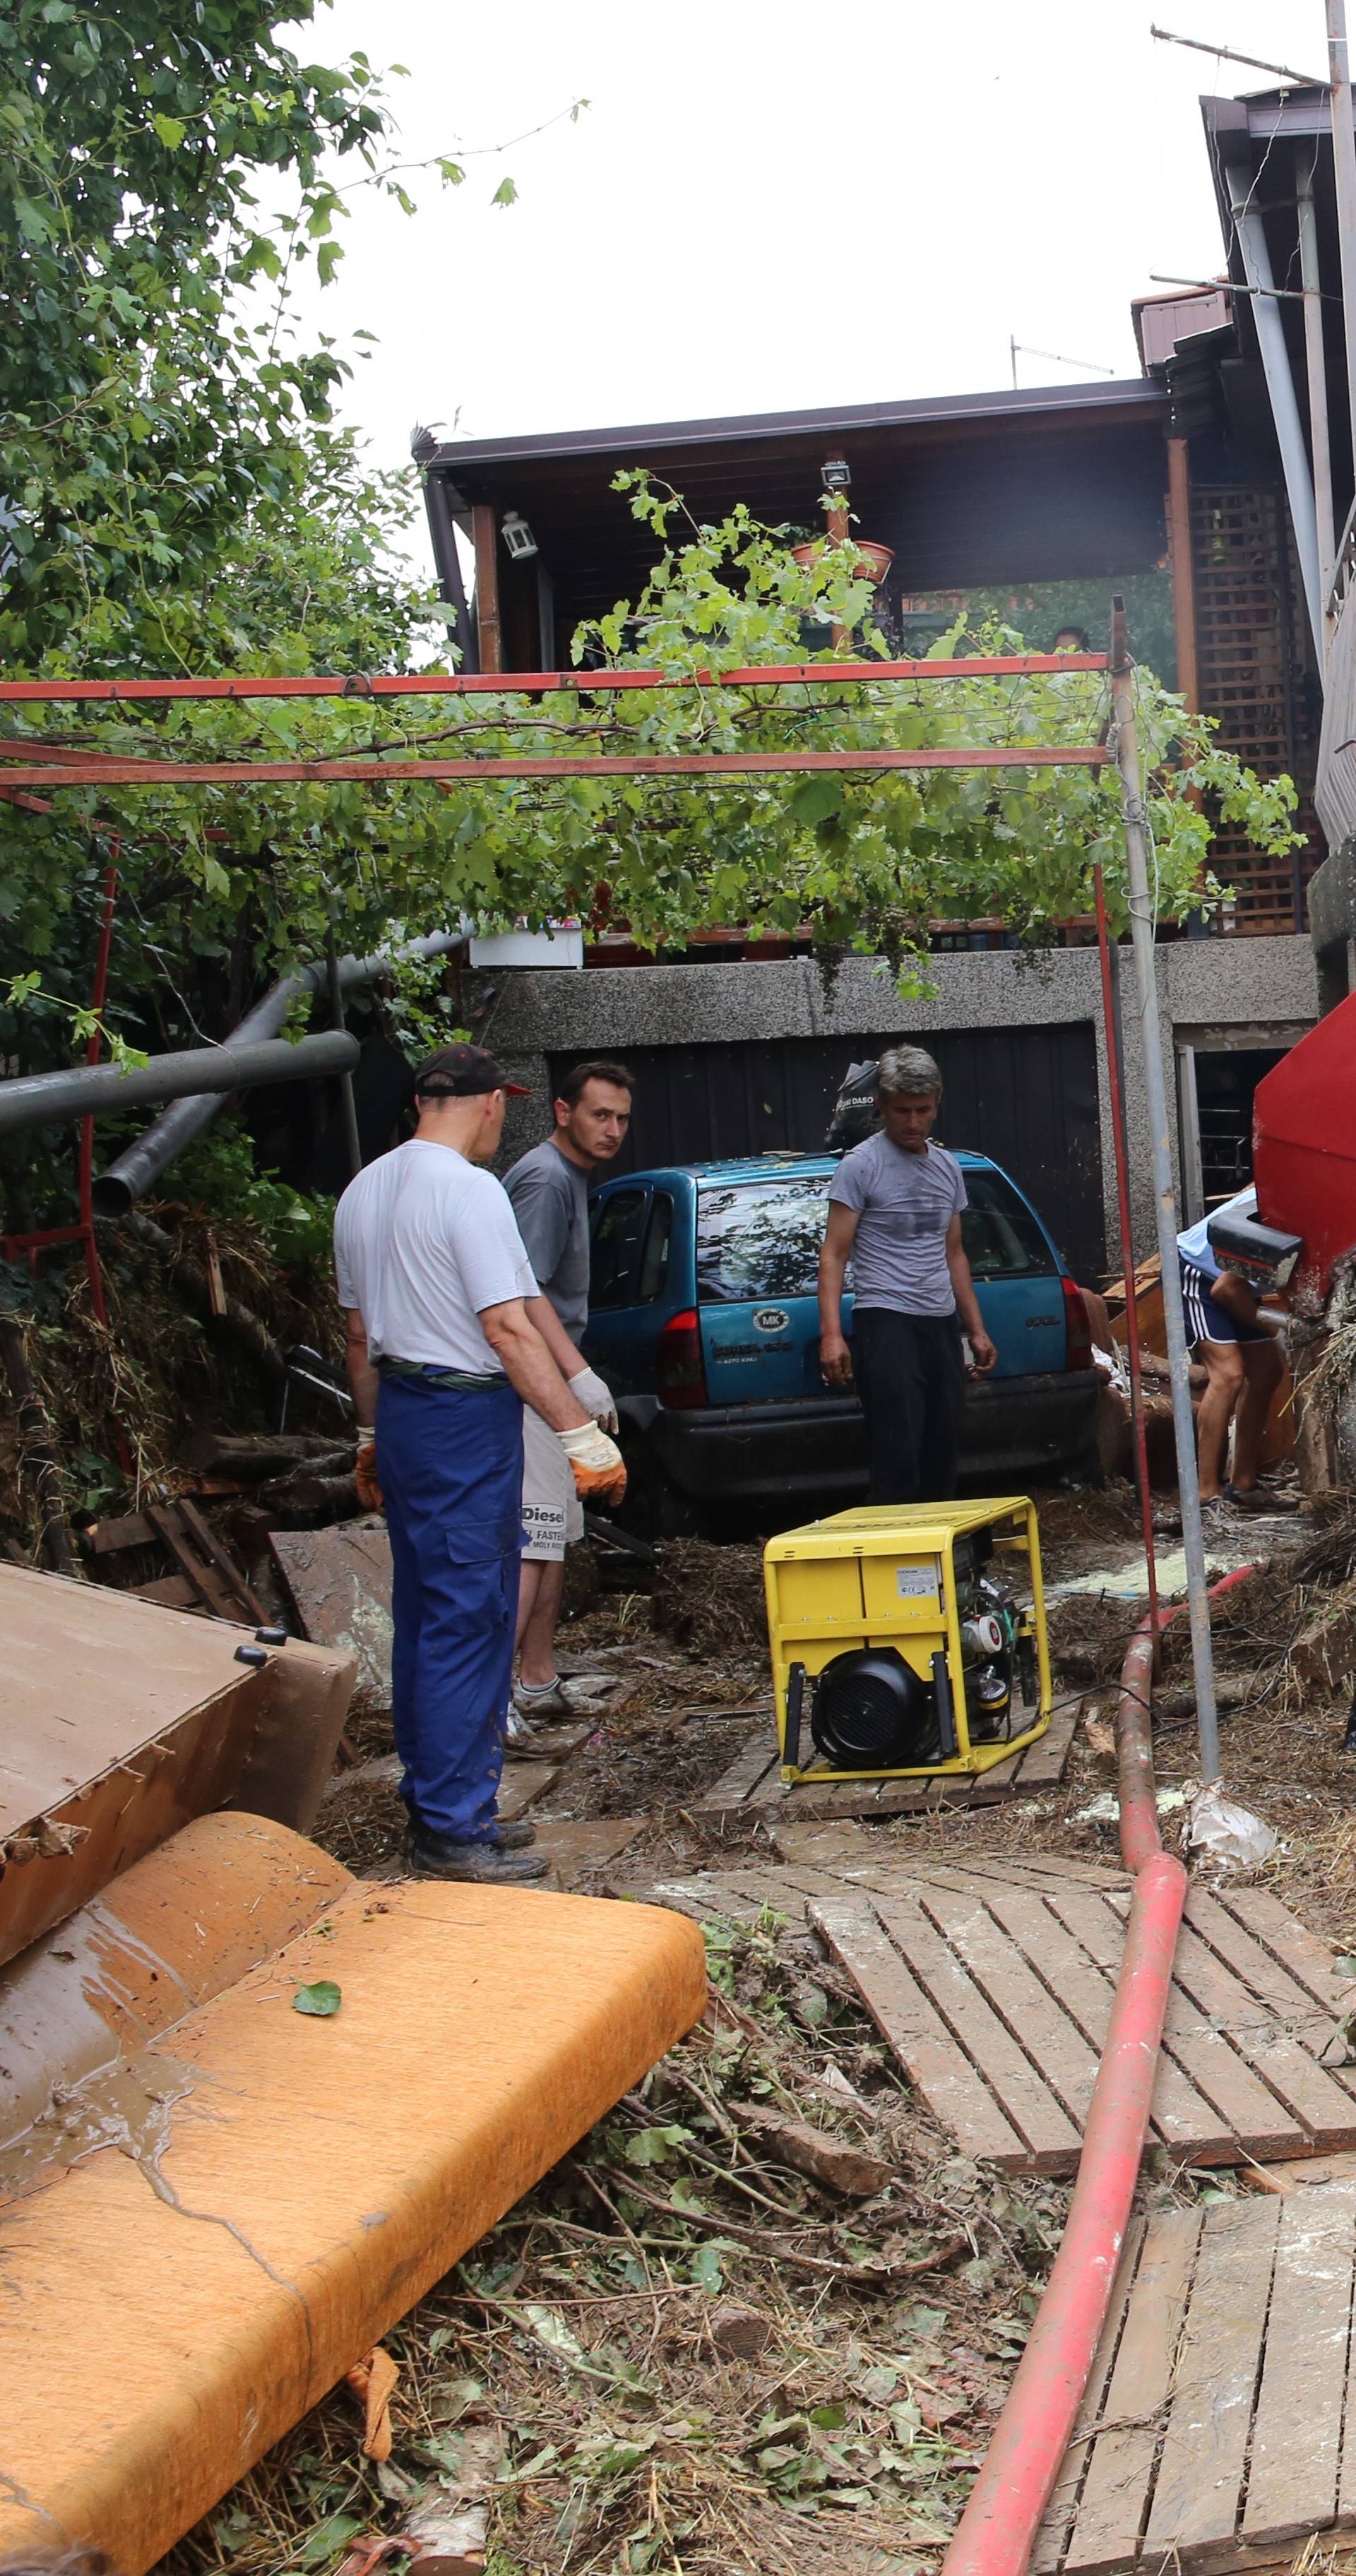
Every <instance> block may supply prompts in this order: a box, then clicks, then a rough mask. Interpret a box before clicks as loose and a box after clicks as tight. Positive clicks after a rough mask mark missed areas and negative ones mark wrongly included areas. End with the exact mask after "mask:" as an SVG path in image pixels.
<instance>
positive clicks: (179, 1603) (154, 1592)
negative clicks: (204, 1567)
mask: <svg viewBox="0 0 1356 2576" xmlns="http://www.w3.org/2000/svg"><path fill="white" fill-rule="evenodd" d="M131 1588H132V1590H133V1592H134V1593H135V1594H136V1597H137V1599H138V1601H158V1602H159V1604H160V1607H161V1609H162V1610H196V1611H198V1612H200V1613H201V1615H202V1617H203V1618H206V1616H207V1613H206V1611H205V1610H203V1607H202V1603H201V1602H200V1601H199V1599H198V1596H197V1593H196V1592H195V1591H194V1589H193V1586H192V1584H191V1583H190V1582H189V1579H188V1576H187V1575H186V1574H162V1575H161V1577H160V1579H159V1582H158V1583H134V1584H133V1585H132V1587H131Z"/></svg>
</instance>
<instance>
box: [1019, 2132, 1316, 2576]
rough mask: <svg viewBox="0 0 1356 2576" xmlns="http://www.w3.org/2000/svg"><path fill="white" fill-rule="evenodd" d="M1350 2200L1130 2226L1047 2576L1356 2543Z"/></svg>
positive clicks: (1270, 2559) (1222, 2209) (1053, 2517)
mask: <svg viewBox="0 0 1356 2576" xmlns="http://www.w3.org/2000/svg"><path fill="white" fill-rule="evenodd" d="M1354 2269H1356V2183H1350V2182H1334V2183H1325V2184H1322V2185H1320V2186H1318V2187H1317V2188H1315V2189H1313V2190H1308V2191H1305V2190H1296V2191H1294V2192H1291V2193H1288V2194H1287V2195H1286V2196H1285V2197H1284V2198H1282V2199H1271V2198H1259V2199H1248V2200H1229V2201H1215V2202H1212V2203H1208V2204H1206V2205H1205V2206H1199V2205H1198V2206H1197V2207H1196V2208H1194V2209H1168V2210H1162V2211H1160V2212H1158V2213H1156V2214H1155V2215H1154V2216H1152V2217H1150V2218H1149V2219H1148V2220H1147V2221H1146V2220H1142V2219H1141V2220H1136V2221H1135V2222H1134V2224H1133V2227H1132V2229H1131V2231H1130V2234H1129V2236H1128V2238H1127V2243H1126V2251H1125V2256H1124V2259H1123V2261H1122V2264H1121V2269H1120V2273H1119V2276H1118V2278H1117V2282H1116V2286H1115V2289H1114V2291H1113V2293H1112V2300H1111V2309H1110V2313H1109V2316H1108V2320H1107V2326H1106V2331H1105V2333H1104V2334H1103V2337H1102V2342H1101V2347H1100V2350H1099V2352H1098V2355H1097V2360H1096V2363H1095V2365H1094V2369H1093V2375H1092V2379H1091V2381H1090V2383H1089V2387H1088V2392H1087V2396H1086V2398H1085V2400H1084V2404H1083V2410H1082V2413H1081V2415H1080V2417H1079V2422H1078V2426H1077V2429H1076V2431H1075V2434H1074V2438H1073V2440H1072V2442H1071V2444H1070V2446H1069V2449H1068V2451H1067V2453H1066V2454H1065V2459H1064V2465H1063V2468H1062V2470H1061V2473H1060V2477H1059V2481H1058V2483H1057V2485H1056V2488H1055V2493H1054V2496H1053V2497H1052V2499H1051V2503H1050V2506H1049V2508H1048V2511H1047V2513H1046V2518H1045V2522H1044V2524H1043V2526H1042V2529H1041V2533H1040V2537H1039V2539H1038V2542H1037V2546H1036V2553H1035V2556H1034V2558H1033V2561H1032V2565H1033V2568H1034V2570H1035V2571H1036V2576H1054V2571H1056V2570H1063V2571H1067V2576H1114V2571H1130V2570H1133V2569H1136V2568H1139V2567H1143V2568H1145V2569H1146V2570H1148V2569H1149V2568H1152V2569H1153V2570H1154V2571H1155V2576H1157V2571H1158V2570H1159V2569H1160V2568H1162V2567H1165V2566H1169V2565H1170V2566H1172V2567H1173V2568H1175V2569H1180V2570H1181V2571H1182V2576H1226V2571H1228V2570H1231V2569H1241V2568H1247V2567H1253V2566H1259V2565H1263V2566H1264V2565H1271V2564H1274V2563H1276V2562H1277V2561H1278V2560H1280V2561H1281V2562H1282V2563H1284V2561H1285V2560H1286V2559H1288V2557H1289V2555H1290V2553H1291V2551H1292V2549H1293V2546H1294V2544H1295V2542H1296V2541H1298V2540H1300V2539H1301V2538H1302V2537H1304V2536H1305V2535H1307V2534H1309V2533H1311V2532H1317V2533H1321V2534H1327V2533H1337V2532H1340V2531H1350V2530H1351V2529H1352V2528H1353V2527H1356V2404H1354V2403H1353V2399H1352V2359H1351V2328H1352V2310H1353V2295H1352V2285H1353V2274H1354Z"/></svg>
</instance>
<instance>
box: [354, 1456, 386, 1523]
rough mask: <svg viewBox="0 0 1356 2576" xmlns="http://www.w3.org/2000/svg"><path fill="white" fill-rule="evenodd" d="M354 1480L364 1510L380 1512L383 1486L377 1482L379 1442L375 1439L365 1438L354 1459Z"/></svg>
mask: <svg viewBox="0 0 1356 2576" xmlns="http://www.w3.org/2000/svg"><path fill="white" fill-rule="evenodd" d="M353 1482H354V1484H355V1485H356V1486H357V1488H358V1500H359V1502H360V1503H361V1504H362V1507H363V1510H364V1511H365V1512H379V1511H380V1510H381V1487H380V1485H379V1484H378V1482H377V1444H376V1442H375V1440H364V1442H363V1444H362V1447H361V1449H360V1450H359V1451H358V1455H357V1457H356V1458H355V1459H354V1461H353Z"/></svg>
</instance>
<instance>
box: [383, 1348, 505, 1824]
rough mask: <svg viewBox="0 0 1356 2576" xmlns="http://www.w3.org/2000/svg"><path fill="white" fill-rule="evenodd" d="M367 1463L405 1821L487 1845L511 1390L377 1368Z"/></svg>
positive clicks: (500, 1683) (495, 1756)
mask: <svg viewBox="0 0 1356 2576" xmlns="http://www.w3.org/2000/svg"><path fill="white" fill-rule="evenodd" d="M377 1473H378V1475H379V1476H380V1478H381V1488H382V1494H383V1496H384V1499H385V1503H386V1526H387V1530H388V1531H389V1533H390V1540H391V1571H392V1585H391V1612H392V1617H393V1620H394V1625H395V1637H394V1641H393V1644H392V1648H391V1711H392V1717H393V1721H394V1727H395V1741H396V1751H397V1752H398V1754H399V1755H400V1758H401V1761H402V1762H403V1764H404V1766H405V1769H404V1778H403V1780H402V1782H401V1794H402V1796H403V1797H404V1799H405V1802H406V1804H407V1806H408V1807H409V1809H410V1813H411V1816H412V1817H413V1819H414V1821H415V1822H416V1824H419V1825H423V1826H425V1827H426V1828H427V1829H428V1831H429V1832H431V1833H435V1834H445V1835H447V1837H448V1838H449V1840H450V1841H452V1842H459V1843H473V1842H474V1843H492V1842H495V1841H497V1839H498V1836H497V1832H496V1827H495V1802H496V1800H497V1798H498V1795H499V1774H500V1771H501V1769H502V1767H503V1760H504V1733H505V1726H506V1723H507V1718H508V1705H509V1698H510V1695H511V1691H512V1684H513V1631H514V1624H515V1620H516V1615H517V1609H518V1570H519V1561H520V1552H521V1549H522V1543H523V1532H522V1489H523V1407H522V1398H521V1397H520V1396H518V1395H516V1394H515V1393H514V1391H513V1388H512V1387H511V1386H509V1385H508V1384H507V1382H505V1384H504V1385H503V1386H502V1387H486V1388H483V1389H481V1388H452V1387H435V1386H429V1385H428V1384H427V1383H424V1384H422V1385H420V1384H412V1383H411V1382H410V1381H409V1380H408V1379H406V1378H398V1377H387V1378H383V1379H382V1382H381V1390H380V1393H379V1395H378V1397H377Z"/></svg>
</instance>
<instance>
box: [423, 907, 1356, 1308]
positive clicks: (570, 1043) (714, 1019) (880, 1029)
mask: <svg viewBox="0 0 1356 2576" xmlns="http://www.w3.org/2000/svg"><path fill="white" fill-rule="evenodd" d="M1117 963H1118V967H1119V970H1120V987H1121V996H1122V1002H1121V1009H1122V1026H1123V1045H1124V1054H1125V1066H1126V1093H1127V1125H1128V1131H1129V1141H1130V1169H1131V1197H1132V1212H1133V1217H1134V1224H1135V1242H1136V1250H1137V1252H1138V1253H1139V1256H1140V1257H1141V1258H1143V1257H1144V1256H1145V1255H1146V1254H1147V1253H1148V1252H1149V1251H1151V1250H1152V1248H1153V1245H1154V1197H1153V1182H1152V1172H1151V1164H1150V1154H1149V1127H1148V1115H1147V1107H1146V1102H1145V1092H1144V1054H1143V1046H1142V1042H1141V1038H1140V1029H1139V1015H1138V1012H1137V1009H1136V1007H1135V997H1134V977H1133V971H1132V967H1131V961H1130V955H1129V951H1128V949H1126V950H1124V951H1121V952H1118V958H1117ZM1156 971H1157V977H1158V997H1159V1011H1160V1014H1161V1017H1162V1021H1163V1069H1164V1079H1165V1083H1166V1086H1167V1092H1168V1099H1169V1104H1170V1110H1171V1126H1172V1142H1173V1150H1174V1157H1176V1155H1177V1152H1178V1145H1179V1139H1178V1135H1177V1114H1176V1063H1175V1052H1176V1051H1175V1038H1176V1034H1177V1033H1178V1032H1179V1031H1182V1030H1193V1029H1203V1028H1209V1029H1211V1030H1213V1031H1215V1032H1219V1031H1221V1030H1224V1031H1226V1032H1227V1031H1230V1030H1233V1029H1237V1030H1238V1032H1239V1043H1240V1044H1242V1043H1245V1042H1247V1040H1248V1038H1249V1037H1251V1038H1252V1041H1253V1042H1254V1043H1256V1042H1257V1040H1256V1037H1255V1032H1256V1031H1257V1030H1258V1029H1284V1030H1286V1031H1287V1032H1289V1033H1290V1034H1293V1033H1294V1032H1295V1031H1296V1030H1297V1029H1298V1028H1300V1027H1303V1026H1307V1025H1308V1024H1310V1023H1311V1022H1312V1021H1313V1020H1314V1019H1315V1018H1316V1017H1317V985H1316V977H1315V968H1314V958H1313V952H1312V949H1311V947H1310V944H1309V941H1308V940H1307V939H1305V938H1301V937H1297V936H1291V935H1279V934H1278V935H1275V936H1269V937H1260V938H1251V939H1203V940H1182V941H1176V942H1173V943H1172V944H1171V945H1169V946H1165V947H1163V948H1161V949H1160V950H1159V952H1158V956H1157V961H1156ZM928 974H929V977H930V980H931V982H932V983H933V985H934V987H935V990H934V992H933V995H932V997H931V998H930V999H929V1000H927V1001H902V1000H901V999H900V997H899V995H898V993H897V991H896V990H895V986H894V980H893V977H892V975H891V972H890V969H889V967H888V966H887V965H886V964H885V963H884V962H883V961H881V960H874V959H870V958H862V957H854V958H850V959H849V960H848V961H847V962H846V963H845V964H844V966H843V967H842V969H841V971H840V972H839V973H838V974H837V975H836V976H834V977H833V978H832V979H831V980H830V979H827V978H826V977H825V976H824V974H823V973H822V972H821V970H820V968H819V967H818V966H817V965H816V964H815V963H814V962H813V961H812V960H810V959H807V958H789V959H787V960H785V961H784V962H781V963H772V962H767V963H759V964H738V965H717V966H662V967H659V966H648V967H647V966H642V967H615V968H609V967H601V968H588V969H586V970H580V971H573V972H569V971H554V972H543V973H512V972H510V973H506V974H504V975H502V976H500V977H498V978H496V979H493V980H492V981H487V982H485V983H483V984H481V985H480V986H479V988H478V991H477V993H476V996H475V999H476V1003H477V1005H478V1007H477V1008H476V1010H475V1034H476V1037H477V1040H478V1042H479V1043H480V1044H482V1045H485V1046H489V1047H491V1048H492V1049H493V1050H494V1052H495V1054H496V1055H497V1056H498V1057H499V1058H500V1060H501V1062H502V1063H503V1064H504V1065H505V1066H506V1068H507V1070H508V1071H509V1073H510V1074H511V1076H512V1078H513V1079H514V1080H515V1081H518V1082H525V1083H527V1084H529V1085H530V1087H531V1091H532V1094H533V1097H532V1098H531V1099H530V1100H524V1101H515V1102H512V1103H511V1104H510V1107H511V1113H512V1114H511V1118H510V1122H509V1124H508V1126H507V1127H506V1131H505V1139H504V1157H505V1159H506V1160H512V1159H513V1157H514V1156H516V1155H517V1154H520V1153H522V1152H524V1151H525V1150H526V1148H527V1147H528V1146H529V1145H531V1144H534V1143H536V1142H537V1141H538V1139H539V1138H540V1136H541V1135H542V1133H543V1132H544V1130H545V1128H546V1126H547V1123H548V1121H547V1102H548V1100H549V1097H550V1065H549V1061H548V1059H549V1058H551V1057H553V1056H554V1057H559V1056H561V1055H562V1054H564V1055H570V1054H574V1055H581V1056H582V1055H620V1056H624V1055H625V1054H626V1051H627V1049H628V1047H633V1048H640V1047H644V1048H647V1049H648V1048H654V1047H675V1048H684V1049H687V1048H694V1047H704V1046H721V1047H729V1046H730V1045H732V1044H738V1043H739V1042H740V1041H766V1040H768V1039H781V1040H786V1039H795V1038H804V1039H813V1040H824V1039H826V1038H838V1037H841V1038H842V1040H843V1069H844V1071H846V1068H847V1064H848V1061H849V1059H850V1058H851V1056H852V1054H853V1052H854V1042H858V1041H861V1040H863V1039H864V1038H870V1039H872V1040H873V1041H875V1042H880V1041H898V1040H899V1039H900V1038H903V1037H909V1038H915V1039H917V1040H919V1041H920V1042H921V1043H923V1044H924V1045H926V1044H927V1043H928V1042H929V1041H930V1040H933V1039H940V1038H942V1037H944V1036H945V1035H946V1034H947V1033H950V1032H961V1031H992V1030H995V1029H1011V1030H1014V1031H1021V1030H1028V1031H1038V1030H1041V1029H1047V1030H1048V1029H1053V1028H1056V1027H1059V1026H1061V1025H1067V1024H1069V1023H1081V1024H1084V1025H1085V1026H1087V1027H1088V1028H1089V1029H1090V1030H1091V1033H1092V1038H1093V1044H1094V1050H1095V1060H1096V1080H1097V1123H1098V1129H1099V1133H1100V1143H1101V1169H1100V1190H1101V1197H1102V1210H1103V1220H1104V1226H1105V1237H1106V1243H1107V1246H1108V1252H1107V1259H1108V1264H1109V1266H1110V1267H1111V1268H1112V1269H1113V1270H1115V1269H1116V1268H1118V1267H1119V1261H1118V1255H1117V1252H1116V1250H1115V1248H1114V1247H1115V1246H1116V1245H1117V1243H1118V1240H1119V1221H1118V1217H1117V1208H1116V1180H1115V1162H1114V1155H1113V1147H1112V1134H1111V1109H1110V1097H1109V1091H1108V1084H1107V1062H1106V1041H1105V1032H1104V1030H1103V1027H1102V1002H1101V981H1100V975H1099V970H1098V960H1097V951H1096V949H1095V948H1069V949H1055V950H1049V951H1042V952H1037V953H1036V954H1034V955H1031V956H1023V955H1020V954H1017V953H1014V952H1012V951H987V952H986V951H964V952H959V953H956V954H952V955H942V956H934V957H932V958H930V959H929V961H928ZM469 998H471V997H470V995H469V994H468V999H469ZM861 1051H862V1050H861V1048H860V1046H858V1047H857V1052H859V1053H860V1052H861ZM805 1141H806V1142H807V1143H813V1142H817V1141H818V1140H817V1139H815V1138H808V1137H807V1138H806V1139H805ZM949 1141H950V1142H952V1143H954V1144H957V1145H963V1144H966V1143H968V1142H969V1141H970V1140H969V1139H968V1138H967V1137H963V1136H960V1135H956V1136H953V1137H951V1138H950V1139H949ZM1092 1186H1094V1187H1095V1186H1098V1183H1097V1182H1095V1181H1094V1182H1093V1184H1092Z"/></svg>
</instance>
